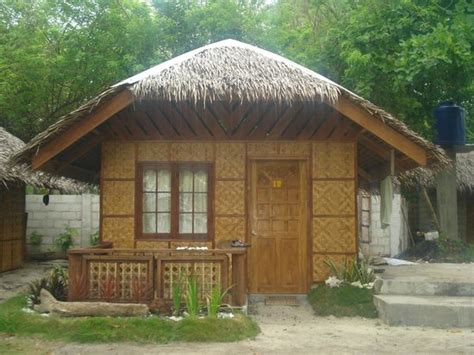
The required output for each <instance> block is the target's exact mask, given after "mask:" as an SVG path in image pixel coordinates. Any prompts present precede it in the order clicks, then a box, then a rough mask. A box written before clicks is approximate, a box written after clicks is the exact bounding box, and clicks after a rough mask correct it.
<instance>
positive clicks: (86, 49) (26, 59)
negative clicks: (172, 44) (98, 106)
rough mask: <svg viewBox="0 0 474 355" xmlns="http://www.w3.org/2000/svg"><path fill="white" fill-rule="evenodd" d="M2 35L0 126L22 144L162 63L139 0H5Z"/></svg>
mask: <svg viewBox="0 0 474 355" xmlns="http://www.w3.org/2000/svg"><path fill="white" fill-rule="evenodd" d="M0 37H1V38H2V41H0V42H1V45H0V68H1V73H2V75H1V79H0V112H1V115H0V125H2V126H5V127H6V128H7V129H8V130H10V131H11V132H12V133H14V134H16V135H18V136H20V137H21V138H23V139H25V140H27V139H29V138H31V137H32V135H33V134H35V133H38V132H39V131H41V130H43V129H45V128H47V127H48V126H49V125H50V124H52V123H54V122H55V121H56V120H57V119H58V118H59V117H60V116H61V115H63V114H65V113H67V112H70V111H72V110H73V109H75V108H76V107H78V106H79V105H80V104H81V103H83V102H84V101H85V100H87V99H89V98H91V97H92V96H94V95H96V94H98V93H99V92H100V91H102V90H103V89H104V88H105V87H107V86H108V85H111V84H113V83H114V82H116V81H118V80H121V79H123V78H124V77H127V76H130V75H132V74H135V73H136V72H138V71H140V70H143V69H145V68H146V67H148V66H149V65H150V64H153V63H155V61H157V60H160V59H161V58H159V57H158V58H156V57H155V48H156V43H157V42H156V27H155V25H154V18H153V16H152V14H151V11H150V8H149V6H147V5H146V4H145V3H143V2H142V1H138V0H123V1H102V0H82V1H77V0H73V1H56V0H31V1H17V0H5V1H2V4H1V5H0Z"/></svg>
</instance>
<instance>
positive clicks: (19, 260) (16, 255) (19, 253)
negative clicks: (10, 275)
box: [12, 240, 24, 268]
mask: <svg viewBox="0 0 474 355" xmlns="http://www.w3.org/2000/svg"><path fill="white" fill-rule="evenodd" d="M23 246H24V242H23V241H22V240H16V241H13V242H12V268H18V267H20V266H21V265H22V264H23V259H24V258H23V255H24V253H23Z"/></svg>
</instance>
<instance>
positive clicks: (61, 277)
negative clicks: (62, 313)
mask: <svg viewBox="0 0 474 355" xmlns="http://www.w3.org/2000/svg"><path fill="white" fill-rule="evenodd" d="M68 285H69V277H68V273H67V270H66V269H64V268H62V267H61V266H60V265H54V266H53V268H52V269H51V271H50V272H49V274H48V275H47V276H45V277H43V278H41V279H38V280H35V281H32V282H30V283H29V284H28V290H27V297H28V299H29V300H30V302H32V303H33V304H39V303H40V293H41V289H43V288H44V289H45V290H48V291H49V292H50V293H51V294H52V295H53V296H54V297H55V298H56V299H57V300H60V301H65V300H66V298H67V288H68Z"/></svg>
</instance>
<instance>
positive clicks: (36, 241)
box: [30, 231, 43, 246]
mask: <svg viewBox="0 0 474 355" xmlns="http://www.w3.org/2000/svg"><path fill="white" fill-rule="evenodd" d="M42 242H43V235H42V234H39V233H38V232H36V231H33V232H32V233H31V234H30V244H31V245H34V246H39V245H41V243H42Z"/></svg>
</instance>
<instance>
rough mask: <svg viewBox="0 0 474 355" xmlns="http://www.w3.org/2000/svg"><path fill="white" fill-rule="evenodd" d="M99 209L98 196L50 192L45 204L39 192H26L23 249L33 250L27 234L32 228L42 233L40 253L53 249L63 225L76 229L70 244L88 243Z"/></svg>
mask: <svg viewBox="0 0 474 355" xmlns="http://www.w3.org/2000/svg"><path fill="white" fill-rule="evenodd" d="M99 208H100V205H99V195H93V194H83V195H50V198H49V204H48V206H45V205H44V204H43V195H26V212H27V213H28V222H27V227H26V236H27V251H29V252H30V251H33V250H32V248H31V245H30V243H29V237H30V235H31V233H32V232H34V231H36V232H37V233H39V234H41V235H42V236H43V241H42V244H41V248H40V251H41V252H46V251H57V249H56V247H55V245H54V241H55V239H56V237H57V236H58V235H59V234H60V233H62V232H64V230H65V226H69V227H71V228H74V229H76V230H77V231H78V236H77V237H75V239H74V246H76V247H79V246H81V247H85V246H88V245H89V240H90V235H91V234H92V233H94V232H96V231H97V230H98V229H99ZM33 252H36V250H34V251H33Z"/></svg>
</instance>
